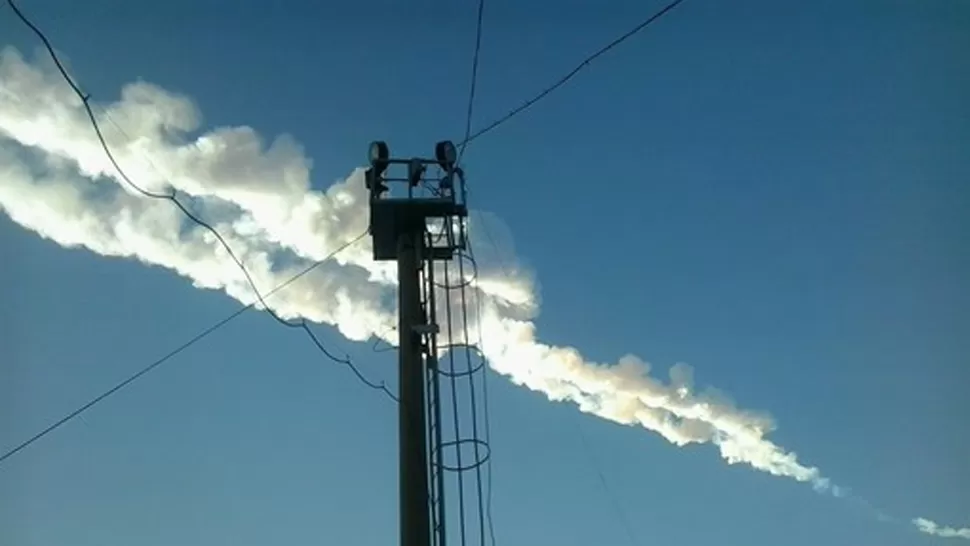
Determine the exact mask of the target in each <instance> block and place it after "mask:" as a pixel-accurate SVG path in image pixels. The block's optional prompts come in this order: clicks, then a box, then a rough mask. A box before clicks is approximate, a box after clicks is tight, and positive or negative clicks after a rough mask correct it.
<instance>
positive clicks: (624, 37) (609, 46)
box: [461, 0, 684, 149]
mask: <svg viewBox="0 0 970 546" xmlns="http://www.w3.org/2000/svg"><path fill="white" fill-rule="evenodd" d="M683 1H684V0H674V1H673V2H671V3H669V4H667V5H666V6H665V7H664V8H663V9H661V10H660V11H658V12H656V13H654V14H653V15H651V16H650V17H648V18H647V19H645V20H644V21H642V22H641V23H639V24H638V25H637V26H635V27H633V28H632V29H630V30H628V31H627V32H625V33H624V34H622V35H621V36H619V37H618V38H616V39H614V40H613V41H612V42H610V43H608V44H607V45H605V46H604V47H602V48H600V49H599V50H597V51H596V52H595V53H593V54H592V55H590V56H588V57H586V58H585V59H583V61H582V62H580V63H579V64H578V65H576V67H575V68H573V69H572V70H571V71H570V72H568V73H567V74H566V75H565V76H563V77H561V78H559V79H558V80H557V81H556V82H555V83H553V84H552V85H550V86H549V87H546V88H545V89H543V90H542V91H540V92H539V93H538V94H537V95H535V96H534V97H532V98H530V99H529V100H527V101H525V102H524V103H523V104H521V105H519V106H518V107H516V108H514V109H512V110H511V111H509V113H507V114H505V115H504V116H502V117H500V118H498V119H496V120H495V121H493V122H492V123H489V124H488V125H486V126H485V127H483V128H481V129H479V130H477V131H475V132H474V133H473V134H471V135H467V136H466V137H465V139H464V140H463V141H462V142H461V146H462V148H463V149H464V147H465V146H466V145H468V144H469V143H470V142H472V141H473V140H476V139H478V138H479V137H481V136H482V135H484V134H485V133H488V132H490V131H492V130H493V129H495V128H496V127H498V126H499V125H502V124H503V123H505V122H506V121H509V120H510V119H512V118H514V117H515V116H517V115H519V114H520V113H522V112H523V111H525V110H526V109H528V108H529V107H531V106H532V105H534V104H535V103H537V102H539V101H540V100H542V99H544V98H546V96H548V95H549V94H550V93H552V92H553V91H555V90H556V89H559V88H560V87H562V86H563V85H565V84H566V82H568V81H569V80H571V79H572V78H573V77H574V76H576V74H578V73H579V72H580V71H581V70H582V69H584V68H586V67H587V66H589V65H590V64H591V63H592V62H593V61H595V60H596V59H597V58H598V57H599V56H601V55H603V54H605V53H606V52H608V51H609V50H611V49H613V48H614V47H616V46H618V45H620V44H621V43H623V42H625V41H626V40H628V39H629V38H631V37H633V36H634V35H635V34H637V33H638V32H640V31H641V30H643V29H645V28H647V27H648V26H650V24H651V23H653V22H655V21H657V20H658V19H660V18H661V17H663V16H664V15H667V13H669V12H670V10H672V9H674V8H675V7H677V6H678V5H679V4H680V3H681V2H683Z"/></svg>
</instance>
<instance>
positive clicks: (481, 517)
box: [458, 258, 491, 544]
mask: <svg viewBox="0 0 970 546" xmlns="http://www.w3.org/2000/svg"><path fill="white" fill-rule="evenodd" d="M464 264H465V261H464V260H462V259H460V258H459V260H458V276H459V277H461V278H462V279H463V280H464V278H465V265H464ZM458 290H459V293H460V294H461V320H462V335H463V336H464V340H465V362H466V364H467V366H468V370H469V371H471V370H472V369H473V368H474V365H473V364H472V357H471V348H470V345H469V343H468V296H467V294H468V292H467V291H466V290H465V283H464V282H462V283H461V284H459V289H458ZM476 298H477V296H476ZM479 342H481V340H479ZM478 352H479V353H481V347H479V348H478ZM481 356H482V358H485V356H484V355H481ZM468 390H469V392H470V394H469V396H470V398H469V403H470V404H471V414H472V443H473V445H474V450H475V461H480V460H481V452H480V447H481V443H480V438H479V437H478V408H477V404H476V403H475V374H474V373H469V374H468ZM489 452H491V445H489ZM475 486H476V498H477V500H478V529H479V542H478V543H479V544H485V519H486V518H485V507H484V497H483V494H482V466H481V465H480V464H479V465H476V466H475Z"/></svg>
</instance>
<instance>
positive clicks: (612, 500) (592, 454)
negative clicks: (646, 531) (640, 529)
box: [573, 415, 639, 546]
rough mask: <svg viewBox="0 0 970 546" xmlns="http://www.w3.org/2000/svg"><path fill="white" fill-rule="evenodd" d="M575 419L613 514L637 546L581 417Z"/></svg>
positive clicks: (630, 526)
mask: <svg viewBox="0 0 970 546" xmlns="http://www.w3.org/2000/svg"><path fill="white" fill-rule="evenodd" d="M573 417H574V419H573V426H575V427H576V432H577V436H579V439H580V442H581V443H582V444H583V450H584V451H585V452H586V456H587V457H588V458H589V461H590V463H591V464H592V465H593V470H595V471H596V476H597V477H598V478H599V482H600V485H601V486H602V487H603V492H604V493H606V497H607V498H608V499H610V505H611V506H612V508H613V512H615V513H616V517H617V519H619V520H620V525H622V526H623V529H624V531H626V535H627V538H629V539H630V544H631V545H633V546H636V544H638V543H639V542H638V541H637V538H636V534H635V533H634V532H633V526H632V525H630V520H629V519H627V517H626V513H624V512H623V508H622V507H621V506H620V503H619V501H618V500H617V499H616V495H614V494H613V490H612V489H611V488H610V485H609V482H607V481H606V476H605V475H604V474H603V469H602V465H601V464H600V463H599V459H598V458H597V457H596V453H595V452H594V451H593V446H592V445H591V444H590V443H589V439H588V438H587V437H586V433H585V432H583V427H582V425H581V424H580V423H579V415H574V416H573Z"/></svg>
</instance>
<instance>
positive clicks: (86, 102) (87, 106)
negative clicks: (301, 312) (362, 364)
mask: <svg viewBox="0 0 970 546" xmlns="http://www.w3.org/2000/svg"><path fill="white" fill-rule="evenodd" d="M7 5H9V6H10V7H11V8H12V9H13V10H14V13H16V14H17V17H18V18H19V19H20V20H21V21H22V22H23V23H24V24H25V25H27V26H28V27H29V28H30V29H31V30H32V31H33V32H34V34H36V35H37V37H38V38H39V39H40V40H41V42H43V43H44V47H45V48H46V49H47V53H48V54H49V55H50V57H51V59H52V60H53V61H54V64H55V65H56V66H57V70H58V71H59V72H60V74H61V76H62V77H63V78H64V81H65V82H67V84H68V85H69V86H70V87H71V89H72V90H73V91H74V94H75V95H77V96H78V98H79V99H81V104H82V105H83V107H84V110H85V112H86V113H87V115H88V119H89V121H90V122H91V126H92V127H93V128H94V132H95V134H96V135H97V137H98V142H100V144H101V148H102V149H103V150H104V153H105V155H106V156H107V158H108V160H109V161H110V163H111V165H112V166H113V167H114V168H115V170H116V171H117V172H118V175H119V176H120V177H121V178H122V180H124V182H125V183H126V184H128V185H129V186H131V187H132V188H133V189H134V190H135V191H137V192H138V193H139V194H141V195H142V196H144V197H148V198H152V199H162V200H165V201H169V202H171V203H172V204H174V205H175V206H176V207H178V209H179V210H180V211H182V214H184V215H185V217H186V218H188V219H189V220H191V221H192V222H193V223H195V224H197V225H199V226H201V227H202V228H204V229H205V230H206V231H208V232H209V233H211V234H212V235H213V236H214V237H215V238H216V240H218V241H219V243H220V244H221V245H222V247H223V248H224V249H225V251H226V253H227V254H229V257H230V258H232V260H233V262H235V263H236V265H237V266H239V269H240V270H241V271H242V273H243V275H244V276H245V277H246V280H247V281H248V282H249V286H250V287H251V288H252V290H253V293H254V294H255V295H256V299H257V301H258V302H259V303H260V304H261V305H262V307H263V309H264V310H265V311H266V312H267V313H269V315H270V316H271V317H273V319H274V320H276V321H277V322H278V323H280V324H282V325H283V326H286V327H288V328H298V329H301V330H303V331H304V333H306V335H307V336H308V337H309V338H310V340H311V341H312V342H313V344H314V345H315V346H316V347H317V349H319V350H320V352H322V353H323V354H324V355H326V357H327V358H329V359H330V360H333V361H334V362H336V363H338V364H344V365H348V366H350V367H351V369H353V370H354V373H355V374H356V375H357V377H358V379H360V380H361V381H363V382H364V383H367V384H368V385H369V386H371V387H373V388H379V389H381V390H383V391H384V392H385V393H386V394H387V395H388V396H390V397H391V398H392V399H395V400H396V397H395V396H394V395H393V394H392V393H391V392H390V391H389V390H388V389H387V388H386V387H385V386H384V385H383V384H379V385H378V384H372V383H371V382H369V381H368V380H367V379H365V378H364V377H363V376H362V375H360V373H358V372H357V370H356V368H355V367H354V366H353V364H352V363H351V362H350V359H349V356H348V357H344V358H340V357H337V356H334V355H333V354H332V353H331V352H330V351H328V350H327V348H326V347H324V345H323V343H321V342H320V340H319V338H317V336H316V335H315V334H314V333H313V331H312V330H310V327H309V326H308V325H307V323H306V320H304V319H301V320H300V322H296V323H293V322H289V321H287V320H285V319H283V318H281V317H280V316H279V315H277V314H276V312H275V311H273V309H272V308H271V307H270V306H269V305H267V304H266V301H265V299H264V297H263V295H262V294H261V293H260V291H259V288H258V287H257V286H256V282H255V281H254V280H253V277H252V276H251V275H250V274H249V270H247V269H246V266H245V265H244V264H243V262H242V260H240V259H239V257H238V256H237V255H236V253H235V252H233V250H232V247H231V246H230V245H229V243H228V242H227V241H226V240H225V238H223V236H222V234H220V233H219V231H218V230H216V229H215V228H214V227H212V226H211V225H210V224H208V223H207V222H205V221H204V220H202V219H201V218H199V217H198V216H196V215H195V214H193V213H192V212H191V211H190V210H189V209H188V208H187V207H186V206H185V205H184V204H182V202H181V201H179V200H178V197H177V196H176V192H175V190H174V189H173V190H172V192H171V193H155V192H152V191H149V190H146V189H145V188H142V187H141V186H139V185H138V184H136V183H135V182H134V181H132V180H131V178H129V177H128V175H127V174H126V173H125V171H124V170H123V169H122V168H121V165H119V164H118V161H117V160H116V159H115V156H114V153H112V151H111V147H110V146H108V143H107V141H106V139H105V138H104V133H103V132H102V131H101V125H100V124H99V123H98V120H97V117H96V116H95V115H94V110H93V108H92V106H91V102H90V100H91V96H90V95H89V94H87V93H85V92H84V91H82V90H81V88H80V86H79V85H78V83H77V82H76V81H74V79H73V78H71V76H70V74H68V72H67V69H65V68H64V65H63V64H62V63H61V60H60V58H59V57H58V55H57V53H56V52H55V51H54V46H53V45H52V44H51V42H50V40H49V39H48V38H47V36H46V35H45V34H44V32H43V31H41V30H40V28H38V27H37V26H36V25H35V24H34V23H33V22H31V21H30V19H28V18H27V16H26V15H24V13H23V12H22V11H20V8H19V7H17V5H16V4H15V3H14V1H13V0H7ZM105 116H106V118H107V119H108V121H110V122H111V123H112V124H114V125H115V127H116V128H117V129H118V130H119V131H121V133H122V134H125V132H124V130H123V129H122V128H121V127H120V126H118V124H116V123H114V120H112V119H111V117H110V116H108V115H107V112H106V111H105ZM125 136H127V135H126V134H125ZM149 164H152V163H151V160H149ZM152 165H153V164H152ZM159 174H160V173H159Z"/></svg>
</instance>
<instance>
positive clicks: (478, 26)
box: [456, 0, 485, 165]
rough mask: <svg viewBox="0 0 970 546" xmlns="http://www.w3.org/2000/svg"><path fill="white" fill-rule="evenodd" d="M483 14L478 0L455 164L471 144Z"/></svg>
mask: <svg viewBox="0 0 970 546" xmlns="http://www.w3.org/2000/svg"><path fill="white" fill-rule="evenodd" d="M484 14H485V0H478V17H477V21H476V23H475V54H474V55H473V56H472V75H471V83H470V84H469V86H468V109H467V111H466V113H465V137H464V138H463V139H462V141H461V145H460V146H459V148H458V160H457V161H456V164H458V165H460V164H461V158H462V156H463V155H464V154H465V147H466V146H467V145H468V143H469V142H471V138H469V137H470V135H471V132H472V113H473V112H474V108H475V89H476V87H477V84H478V57H479V54H480V53H481V51H482V20H483V16H484Z"/></svg>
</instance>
